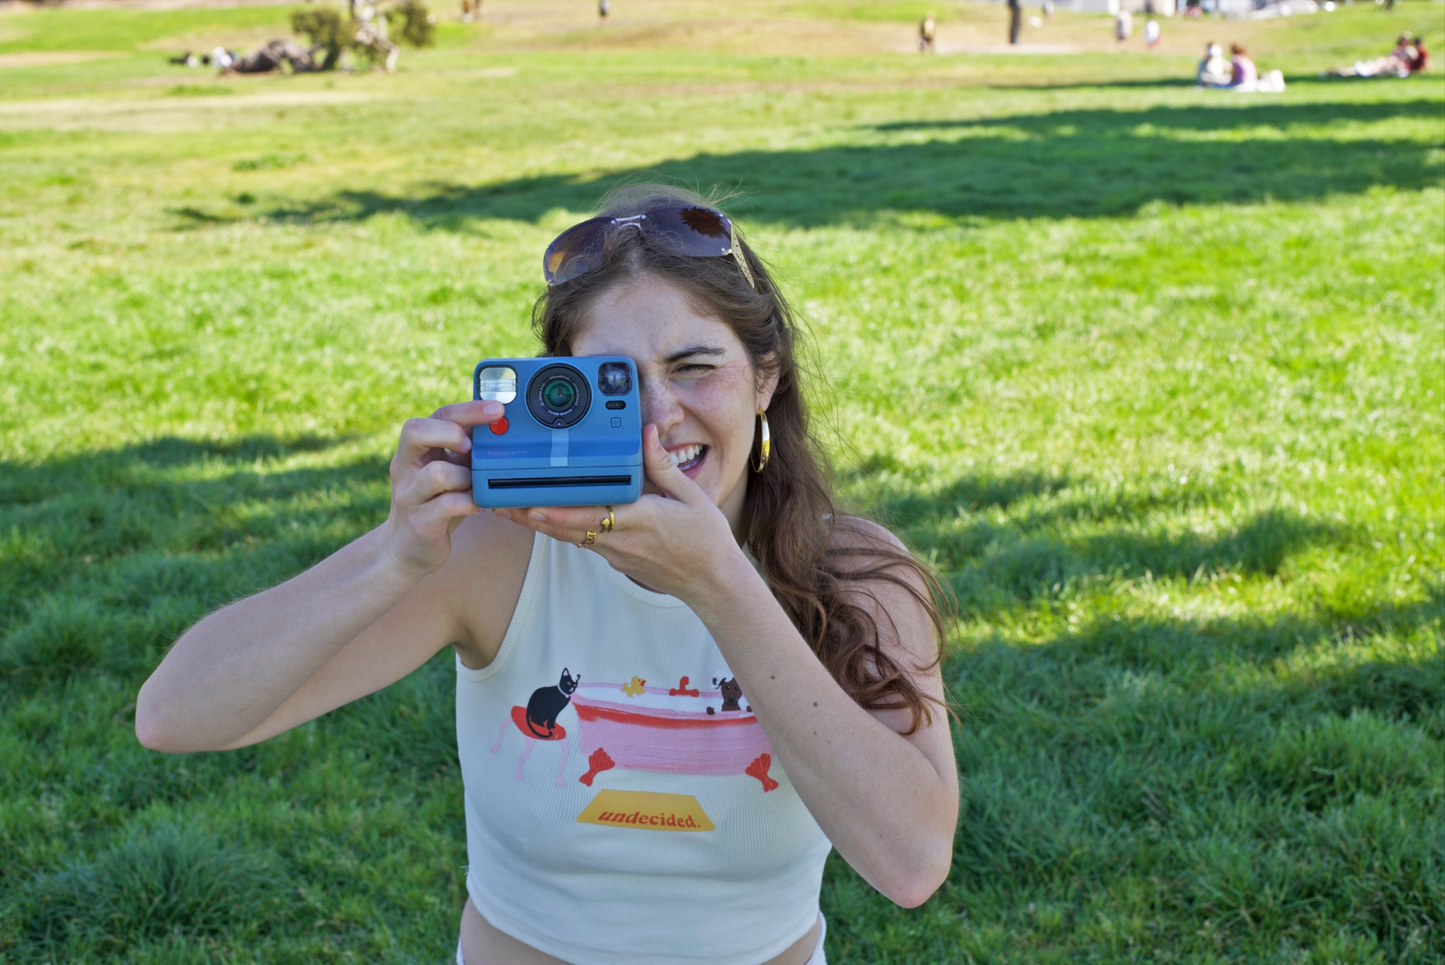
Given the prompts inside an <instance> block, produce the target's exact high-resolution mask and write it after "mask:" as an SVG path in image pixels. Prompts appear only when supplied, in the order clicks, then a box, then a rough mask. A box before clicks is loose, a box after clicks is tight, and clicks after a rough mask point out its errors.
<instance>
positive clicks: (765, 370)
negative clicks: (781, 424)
mask: <svg viewBox="0 0 1445 965" xmlns="http://www.w3.org/2000/svg"><path fill="white" fill-rule="evenodd" d="M775 361H776V360H774V359H765V360H764V364H763V365H762V366H760V367H759V368H758V377H757V386H756V388H757V394H758V404H757V406H756V408H759V409H762V410H763V411H764V412H766V411H767V409H768V406H770V405H772V403H773V393H774V392H775V391H777V388H778V371H779V370H778V366H777V365H776V364H773V365H769V364H768V363H769V362H775Z"/></svg>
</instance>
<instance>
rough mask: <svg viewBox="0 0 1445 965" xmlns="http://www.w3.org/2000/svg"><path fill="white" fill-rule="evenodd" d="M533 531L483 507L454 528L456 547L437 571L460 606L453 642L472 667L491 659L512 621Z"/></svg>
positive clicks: (530, 555)
mask: <svg viewBox="0 0 1445 965" xmlns="http://www.w3.org/2000/svg"><path fill="white" fill-rule="evenodd" d="M531 558H532V531H531V530H529V529H526V528H525V527H522V526H518V525H517V524H516V523H513V522H510V521H509V520H506V519H503V518H502V517H500V516H497V515H495V514H493V513H491V512H489V511H485V510H484V511H483V512H480V513H478V514H477V515H475V516H471V517H468V518H467V519H465V520H463V521H462V523H461V525H460V526H458V527H457V529H456V532H454V533H453V534H452V553H451V556H450V557H449V558H448V559H447V562H446V565H445V566H443V567H442V569H441V571H439V572H438V574H437V575H438V576H439V577H441V579H442V580H443V581H445V583H446V592H447V595H448V596H449V597H450V598H451V599H452V600H454V601H456V606H457V610H458V613H457V619H458V623H459V624H460V629H461V631H462V632H461V634H460V638H459V639H458V640H457V642H455V643H454V644H453V647H455V649H456V651H457V653H458V654H459V655H460V656H461V658H462V662H463V663H465V664H466V665H467V666H470V667H477V668H480V667H484V666H486V665H487V664H489V663H491V661H492V658H493V657H495V656H496V654H497V650H498V649H499V648H500V647H501V645H502V638H503V637H504V636H505V635H506V632H507V627H508V626H509V625H510V624H511V622H512V613H513V611H515V610H516V607H517V600H518V599H519V598H520V597H521V595H522V584H523V582H524V581H525V579H526V576H527V564H528V563H529V562H530V560H531Z"/></svg>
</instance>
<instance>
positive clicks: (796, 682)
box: [691, 553, 959, 908]
mask: <svg viewBox="0 0 1445 965" xmlns="http://www.w3.org/2000/svg"><path fill="white" fill-rule="evenodd" d="M714 587H715V589H714V591H713V592H711V593H709V594H708V595H707V596H706V597H702V598H698V599H697V600H696V601H694V602H692V604H691V605H692V607H693V609H694V611H695V612H697V614H698V615H699V616H700V617H701V618H702V620H703V622H704V623H705V624H706V625H707V627H708V629H709V630H711V631H712V634H713V637H714V639H716V640H717V644H718V648H719V649H720V650H722V652H723V655H724V657H725V658H726V659H727V662H728V666H729V667H731V668H732V669H733V671H734V672H735V673H736V674H737V677H738V683H739V684H741V685H742V688H743V693H744V694H745V695H746V696H747V699H748V702H749V703H750V704H751V705H752V709H753V711H754V712H755V713H756V714H757V715H758V721H759V722H760V723H761V724H762V725H763V730H764V731H765V732H766V733H767V735H768V740H769V742H771V744H772V745H773V749H774V750H775V751H776V752H777V754H778V761H779V763H780V764H781V765H782V766H783V769H784V770H785V771H787V773H788V778H789V780H791V781H792V783H793V786H794V787H795V788H797V790H798V795H799V796H800V797H801V798H802V799H803V802H804V803H805V804H806V805H807V806H808V810H809V811H810V812H811V813H812V815H813V818H814V819H815V820H816V821H817V822H818V825H819V826H820V827H821V828H822V829H823V831H824V833H826V834H827V835H828V838H829V840H830V841H832V842H833V846H834V847H835V848H837V849H838V853H839V854H841V855H842V856H843V858H844V859H846V860H847V862H848V863H849V864H850V865H851V866H852V867H853V868H854V870H856V871H857V872H858V873H859V874H860V875H862V876H863V877H864V879H866V880H867V881H868V883H869V884H871V885H873V887H875V888H877V889H878V890H879V891H880V892H882V893H883V894H884V895H886V896H887V897H888V898H889V899H891V900H892V901H894V902H896V903H897V904H900V905H903V906H905V907H910V908H911V907H915V906H917V905H920V904H922V903H923V902H924V901H926V900H927V899H928V897H929V896H930V895H932V894H933V892H934V891H936V890H937V889H938V887H939V886H940V885H941V884H942V883H943V881H944V879H945V878H947V876H948V872H949V868H950V867H951V864H952V857H953V834H954V828H955V826H956V824H957V821H958V799H959V798H958V770H957V763H956V761H955V758H954V752H953V739H952V735H951V734H950V733H949V729H948V717H947V715H946V714H945V713H944V712H943V711H942V709H941V707H938V706H935V707H934V708H933V712H932V715H931V716H932V720H931V722H920V724H919V727H918V730H916V731H915V732H914V733H912V734H908V735H905V734H904V733H903V732H904V731H906V730H907V729H908V726H909V723H910V720H911V716H910V714H909V713H908V711H907V710H871V711H870V710H865V709H863V708H862V707H860V706H858V704H857V703H855V702H854V701H853V699H852V698H851V697H849V696H848V695H847V694H846V693H844V691H843V690H842V688H841V687H839V686H838V684H837V682H836V681H834V680H833V678H832V675H831V674H829V672H828V670H827V668H825V667H824V666H823V664H822V663H821V662H820V661H819V660H818V658H817V657H816V656H814V655H813V652H812V650H811V649H810V648H809V646H808V644H807V643H806V642H805V641H804V640H803V638H802V636H801V635H800V634H799V633H798V631H797V629H796V628H795V627H794V626H793V624H792V621H791V620H789V619H788V616H787V614H786V613H785V612H784V611H783V609H782V607H780V606H779V605H778V603H777V601H776V600H775V599H774V598H773V595H772V592H771V591H770V590H769V589H768V587H767V584H766V583H765V582H764V581H763V579H762V577H761V576H759V575H758V573H757V571H756V570H754V569H753V567H752V565H751V564H750V563H749V562H748V561H747V560H746V558H745V557H742V554H741V553H739V554H738V558H737V559H734V560H731V561H729V562H728V563H726V564H724V568H723V569H722V571H721V576H720V578H719V579H718V580H717V582H716V583H715V584H714ZM918 588H919V589H920V590H922V589H923V588H922V586H921V585H920V586H919V587H918ZM868 590H869V593H870V594H871V595H869V596H860V597H859V598H858V599H856V600H855V602H857V603H859V604H860V605H864V606H865V607H867V608H868V609H870V610H871V611H872V613H871V615H872V616H873V617H874V618H875V621H876V622H877V625H878V632H879V637H880V646H881V648H882V650H883V652H884V653H885V654H887V655H888V656H889V657H891V658H892V659H893V660H894V661H895V662H896V663H897V664H898V665H899V666H900V667H902V668H903V669H904V670H905V671H906V672H909V673H910V675H911V676H912V679H913V681H914V683H915V684H917V686H918V688H919V690H920V691H922V693H924V694H925V695H928V696H931V697H934V698H937V699H940V700H941V699H942V697H943V681H942V678H941V676H940V673H939V671H938V670H937V668H934V669H932V670H928V671H924V670H919V669H918V668H921V667H927V666H929V665H930V664H932V663H933V655H934V647H935V643H934V640H935V632H934V628H933V624H932V621H931V620H929V618H928V614H927V612H926V611H925V610H924V609H923V607H922V605H920V604H919V602H918V601H917V600H916V599H914V598H913V596H912V595H911V594H909V593H908V591H907V590H905V589H904V588H902V587H899V586H895V585H893V584H890V583H887V582H875V583H873V584H871V585H870V586H869V587H868Z"/></svg>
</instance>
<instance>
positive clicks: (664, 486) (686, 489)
mask: <svg viewBox="0 0 1445 965" xmlns="http://www.w3.org/2000/svg"><path fill="white" fill-rule="evenodd" d="M642 468H643V470H644V471H645V472H646V473H647V478H648V479H649V480H650V481H651V482H652V484H653V485H654V486H656V487H657V488H658V489H660V490H661V491H662V493H663V495H665V496H670V497H672V498H673V499H679V500H682V501H684V502H690V501H691V500H692V499H693V497H697V496H702V490H701V489H699V488H698V485H697V483H695V482H693V481H692V480H691V479H688V478H687V476H686V475H684V474H683V471H682V470H681V469H678V468H677V464H676V463H675V462H673V461H672V457H671V456H669V455H668V454H667V450H666V449H664V448H663V446H662V440H661V439H660V438H659V437H658V434H657V426H656V425H654V424H653V423H650V422H649V423H648V424H647V425H646V426H644V427H643V429H642ZM702 498H704V499H706V498H707V497H706V496H702Z"/></svg>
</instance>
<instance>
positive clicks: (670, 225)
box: [647, 205, 732, 257]
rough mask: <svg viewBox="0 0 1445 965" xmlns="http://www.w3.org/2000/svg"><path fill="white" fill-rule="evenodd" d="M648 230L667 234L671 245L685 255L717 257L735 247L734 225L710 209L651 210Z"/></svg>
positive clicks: (648, 217) (692, 206) (689, 206)
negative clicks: (733, 245) (733, 239)
mask: <svg viewBox="0 0 1445 965" xmlns="http://www.w3.org/2000/svg"><path fill="white" fill-rule="evenodd" d="M647 228H648V231H650V232H656V233H658V234H663V235H666V236H667V240H668V243H669V244H670V245H671V246H672V247H673V248H674V249H676V250H677V251H678V252H679V253H681V254H684V255H694V256H698V257H717V256H718V255H725V254H727V253H728V250H729V249H730V248H731V247H732V225H731V224H730V223H729V222H728V219H727V218H724V217H723V216H722V215H720V214H718V213H717V212H716V211H713V210H710V209H708V208H699V207H696V206H694V205H687V206H684V207H676V208H661V209H659V210H657V211H651V212H649V213H648V215H647Z"/></svg>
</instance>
